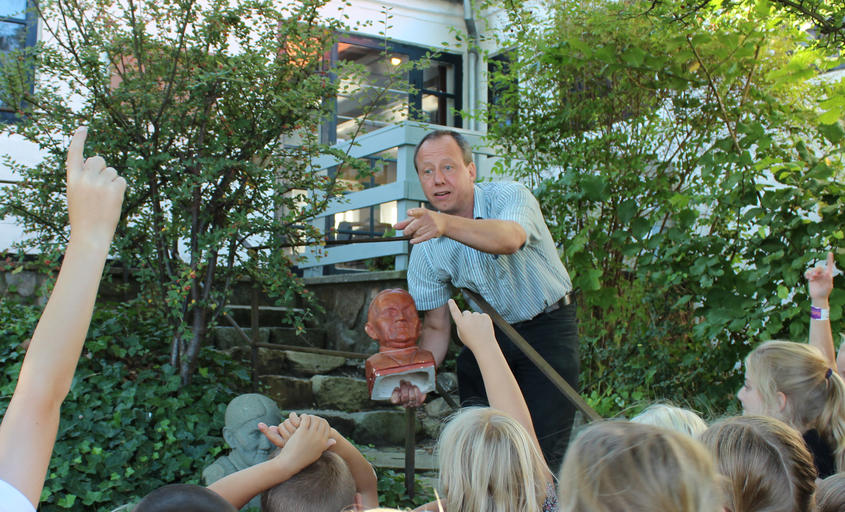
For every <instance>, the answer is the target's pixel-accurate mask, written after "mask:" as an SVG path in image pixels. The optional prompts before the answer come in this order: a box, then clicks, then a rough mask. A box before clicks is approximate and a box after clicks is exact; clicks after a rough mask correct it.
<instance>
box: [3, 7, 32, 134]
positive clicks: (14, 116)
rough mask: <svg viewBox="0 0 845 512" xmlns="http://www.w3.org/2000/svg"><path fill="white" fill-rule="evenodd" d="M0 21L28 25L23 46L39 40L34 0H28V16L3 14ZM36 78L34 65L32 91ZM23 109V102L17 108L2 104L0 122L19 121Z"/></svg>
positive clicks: (30, 84) (29, 45)
mask: <svg viewBox="0 0 845 512" xmlns="http://www.w3.org/2000/svg"><path fill="white" fill-rule="evenodd" d="M0 23H15V24H18V25H23V26H25V27H26V31H25V34H26V36H25V37H24V43H23V47H22V48H31V47H33V46H35V44H36V43H37V42H38V15H37V13H36V7H35V1H34V0H26V16H25V17H24V19H23V20H21V19H19V18H10V17H6V16H1V17H0ZM34 78H35V67H34V65H33V67H32V69H30V83H29V90H30V92H32V91H34V89H35V80H34ZM21 109H23V105H22V104H21V105H18V108H17V109H15V108H14V107H11V106H0V123H3V124H7V123H15V122H17V121H19V120H20V117H21V115H20V113H19V111H20V110H21Z"/></svg>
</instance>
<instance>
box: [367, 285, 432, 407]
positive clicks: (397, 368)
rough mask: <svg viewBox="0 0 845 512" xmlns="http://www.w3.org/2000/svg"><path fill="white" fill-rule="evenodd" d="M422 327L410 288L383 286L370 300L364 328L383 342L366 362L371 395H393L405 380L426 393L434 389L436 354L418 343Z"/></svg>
mask: <svg viewBox="0 0 845 512" xmlns="http://www.w3.org/2000/svg"><path fill="white" fill-rule="evenodd" d="M420 327H421V324H420V318H419V316H418V315H417V308H416V306H415V305H414V299H413V298H412V297H411V294H409V293H408V292H407V291H405V290H402V289H398V288H395V289H390V290H382V291H381V292H379V294H378V295H376V296H375V297H374V298H373V300H372V302H370V309H369V311H368V312H367V325H365V326H364V330H365V331H366V332H367V334H368V335H369V336H370V338H373V339H374V340H376V341H378V342H379V351H378V353H377V354H374V355H372V356H370V358H369V359H367V364H366V371H367V385H368V386H369V388H370V398H372V399H373V400H388V399H390V395H391V394H392V393H393V390H394V389H395V388H397V387H399V383H400V382H401V381H406V382H409V383H411V384H414V385H416V386H417V387H418V388H419V389H420V391H421V392H423V393H427V392H429V391H432V390H433V389H434V355H432V353H431V352H429V351H428V350H423V349H421V348H419V347H418V346H417V338H419V335H420Z"/></svg>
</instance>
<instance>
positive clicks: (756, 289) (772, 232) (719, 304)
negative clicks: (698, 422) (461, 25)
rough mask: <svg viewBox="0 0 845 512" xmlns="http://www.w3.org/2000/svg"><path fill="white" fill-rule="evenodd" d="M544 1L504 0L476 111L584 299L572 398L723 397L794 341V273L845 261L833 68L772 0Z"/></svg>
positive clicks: (798, 293) (836, 301) (803, 318)
mask: <svg viewBox="0 0 845 512" xmlns="http://www.w3.org/2000/svg"><path fill="white" fill-rule="evenodd" d="M547 8H548V11H547V12H549V13H550V14H551V16H550V17H549V18H548V19H546V20H545V21H541V22H538V21H537V19H538V18H537V17H536V16H533V15H532V13H531V12H529V11H528V9H527V7H526V6H524V5H522V4H521V3H519V2H512V3H510V4H509V8H508V9H507V14H508V16H509V17H510V24H511V26H512V30H510V31H509V32H507V33H506V34H505V40H504V41H500V45H501V46H503V47H506V48H512V51H511V53H510V59H509V61H508V63H507V65H505V66H500V67H499V68H498V69H495V70H494V71H493V73H492V74H491V81H492V83H493V89H494V90H496V91H497V92H498V97H497V98H496V101H495V102H494V104H492V105H491V107H490V108H489V110H488V111H487V113H486V117H485V121H486V122H487V125H488V130H489V138H490V139H491V142H492V143H493V144H495V145H498V146H499V147H501V148H502V154H504V155H506V157H505V158H504V159H503V160H502V161H501V162H500V170H501V171H502V172H506V173H511V174H513V175H515V176H516V177H518V178H521V179H524V180H527V181H529V182H531V183H533V184H534V185H535V186H536V194H537V196H538V198H539V199H540V201H541V204H542V206H543V209H544V213H545V215H546V219H547V221H549V223H550V224H552V232H553V235H554V236H555V238H556V240H558V241H559V242H561V243H562V245H563V247H564V250H565V252H564V260H565V263H566V265H567V268H568V269H569V270H570V272H571V273H572V275H573V281H574V283H575V285H576V287H579V288H580V289H581V290H582V291H583V301H582V304H581V310H580V315H581V321H582V324H581V334H582V340H583V342H584V343H583V344H582V361H583V366H584V372H583V374H582V382H583V383H584V387H585V390H586V391H587V393H588V395H589V396H590V398H591V399H592V401H593V403H594V404H596V405H597V407H599V409H600V410H601V412H603V413H605V414H611V413H613V412H616V411H618V410H619V409H620V407H625V406H627V405H629V404H631V403H632V402H634V401H636V400H637V399H640V398H654V397H661V398H673V399H675V400H677V401H680V402H682V403H690V402H692V403H696V404H698V405H700V406H703V407H717V408H719V409H724V408H725V407H726V404H727V403H728V401H729V400H730V398H731V395H732V394H733V393H734V392H735V391H736V389H737V387H738V385H739V382H740V380H739V378H738V375H739V367H738V364H737V363H738V362H739V361H741V359H742V357H744V355H745V353H747V351H748V350H749V347H750V345H751V344H752V343H754V342H756V341H759V340H764V339H768V338H776V337H780V338H790V339H795V340H803V339H806V334H807V328H808V323H809V322H808V319H807V311H806V308H801V307H794V305H795V304H798V305H800V304H803V303H806V292H805V291H804V290H805V289H806V287H805V284H804V281H803V271H804V269H805V268H807V267H808V266H809V265H810V264H811V263H813V262H814V261H815V259H816V258H820V257H822V256H823V255H824V254H825V252H826V251H827V250H828V249H834V250H837V251H838V252H837V259H838V260H839V261H840V264H841V263H842V261H843V259H842V258H843V256H842V251H841V249H837V248H839V247H841V246H842V239H843V225H845V216H843V213H845V208H843V206H845V205H843V199H842V198H843V190H842V189H843V186H842V183H843V181H845V180H843V178H845V171H843V149H845V144H844V143H845V138H844V137H843V135H845V131H843V126H842V121H841V117H842V112H843V109H842V104H843V101H845V100H842V98H845V84H843V82H842V81H839V82H836V81H826V80H825V79H824V78H823V77H820V74H821V73H823V72H824V71H826V70H827V69H830V68H832V67H833V66H835V65H837V64H838V63H840V61H839V60H838V58H837V57H836V54H835V52H834V51H831V50H829V49H825V47H823V46H819V45H817V44H816V43H815V41H814V40H813V39H812V38H811V36H810V35H808V34H807V33H805V32H804V31H803V30H801V19H799V18H796V17H793V16H792V15H791V14H790V13H789V12H788V11H783V10H773V9H772V8H771V5H770V4H769V3H768V2H765V1H760V2H734V3H732V8H731V9H720V8H719V6H718V5H711V6H710V7H709V8H705V7H702V8H700V9H699V10H698V13H697V14H698V15H697V17H695V18H689V17H686V18H684V17H683V16H682V14H683V11H681V10H680V8H678V9H679V10H677V11H676V10H674V9H675V7H673V6H671V5H666V4H663V3H652V2H642V1H636V0H635V1H625V2H567V3H554V4H549V5H548V6H547ZM831 303H832V305H831V312H832V319H833V322H834V329H835V330H838V329H841V328H842V320H841V309H842V305H843V304H845V290H843V287H842V282H841V280H838V281H837V290H836V292H835V293H834V295H833V296H832V297H831Z"/></svg>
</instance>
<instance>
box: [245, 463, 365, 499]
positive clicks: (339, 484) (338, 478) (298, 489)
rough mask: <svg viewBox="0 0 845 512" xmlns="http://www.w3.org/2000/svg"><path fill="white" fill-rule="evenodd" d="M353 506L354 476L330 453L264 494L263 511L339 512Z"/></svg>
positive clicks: (262, 497) (344, 464)
mask: <svg viewBox="0 0 845 512" xmlns="http://www.w3.org/2000/svg"><path fill="white" fill-rule="evenodd" d="M354 503H355V480H354V479H353V478H352V473H351V472H350V471H349V467H348V466H347V465H346V462H344V460H343V459H342V458H341V457H340V456H339V455H337V454H336V453H334V452H331V451H326V452H323V454H322V455H321V456H320V458H319V459H317V460H316V461H315V462H314V463H312V464H311V465H310V466H307V467H306V468H304V469H303V470H302V471H300V472H299V473H297V474H296V475H294V476H292V477H291V478H289V479H288V480H286V481H284V482H282V483H280V484H278V485H276V486H275V487H273V488H271V489H268V490H267V491H265V492H264V493H263V494H262V495H261V510H262V511H263V512H282V511H284V512H340V511H341V510H343V509H344V508H346V507H348V506H350V505H352V504H354Z"/></svg>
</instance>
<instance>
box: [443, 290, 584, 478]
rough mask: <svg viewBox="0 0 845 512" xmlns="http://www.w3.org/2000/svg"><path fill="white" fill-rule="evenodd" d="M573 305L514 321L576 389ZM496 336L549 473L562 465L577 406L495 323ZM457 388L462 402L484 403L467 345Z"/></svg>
mask: <svg viewBox="0 0 845 512" xmlns="http://www.w3.org/2000/svg"><path fill="white" fill-rule="evenodd" d="M575 312H576V306H575V303H574V302H573V303H572V304H570V305H568V306H561V308H560V309H558V310H556V311H553V312H551V313H542V314H540V315H538V316H536V317H534V318H533V319H531V320H528V321H525V322H519V323H517V324H514V325H513V327H514V328H515V329H516V331H517V332H518V333H519V334H520V335H522V337H523V338H525V339H526V341H528V343H529V344H531V346H533V347H534V349H535V350H536V351H537V352H538V353H539V354H540V355H541V356H542V357H543V359H545V360H546V361H548V363H549V364H550V365H551V366H552V368H554V369H555V370H556V371H557V372H558V373H559V374H560V375H561V376H562V377H563V378H564V379H565V380H566V381H567V382H568V383H569V384H571V385H572V387H573V388H575V389H576V390H577V389H578V373H579V371H580V363H579V360H578V320H577V318H576V316H575ZM496 339H497V340H498V341H499V346H500V347H501V348H502V353H503V354H504V355H505V359H506V360H507V361H508V364H509V365H510V367H511V371H513V374H514V376H515V377H516V381H517V382H518V383H519V387H520V389H521V390H522V396H524V397H525V402H526V403H527V404H528V410H529V411H530V412H531V421H532V422H533V423H534V431H535V432H536V433H537V438H538V439H539V441H540V448H542V450H543V455H544V456H545V457H546V462H548V464H549V468H550V469H551V470H552V472H553V473H555V474H557V472H558V469H560V464H561V461H562V460H563V454H564V453H565V452H566V446H567V445H568V444H569V434H570V431H571V430H572V421H573V419H574V417H575V406H574V405H573V404H572V403H571V402H570V401H569V400H568V399H567V398H566V397H565V396H564V395H563V394H562V393H561V392H560V391H558V390H557V388H555V387H554V384H552V383H551V381H550V380H549V379H548V378H547V377H546V376H545V375H543V373H542V372H540V370H539V369H538V368H537V366H535V365H534V363H532V362H531V360H529V359H528V358H527V357H526V356H525V355H524V354H523V353H522V351H520V350H519V348H517V346H516V345H514V344H513V343H511V341H510V340H509V339H508V337H507V336H506V335H505V334H504V333H503V332H502V331H500V330H499V329H498V328H496ZM457 370H458V393H459V395H460V398H461V405H462V406H470V405H488V402H487V393H485V391H484V381H483V380H482V378H481V370H480V369H479V368H478V363H477V362H476V361H475V357H474V356H473V355H472V352H471V351H469V350H468V349H467V348H466V347H464V349H463V350H462V351H461V353H460V355H459V356H458V363H457Z"/></svg>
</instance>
